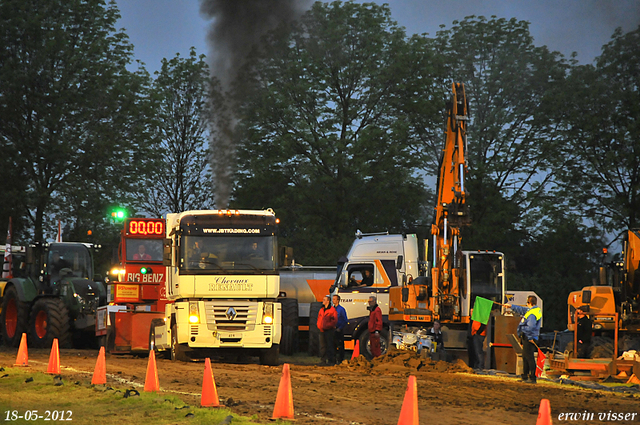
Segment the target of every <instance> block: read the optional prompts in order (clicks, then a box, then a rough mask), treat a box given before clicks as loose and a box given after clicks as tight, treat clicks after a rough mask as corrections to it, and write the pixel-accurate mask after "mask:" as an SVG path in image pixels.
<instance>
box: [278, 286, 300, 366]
mask: <svg viewBox="0 0 640 425" xmlns="http://www.w3.org/2000/svg"><path fill="white" fill-rule="evenodd" d="M280 304H281V305H282V338H281V339H280V353H282V354H284V355H285V356H290V355H291V354H293V353H295V352H296V351H297V350H298V300H296V299H292V298H283V299H281V300H280Z"/></svg>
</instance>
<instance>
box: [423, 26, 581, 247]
mask: <svg viewBox="0 0 640 425" xmlns="http://www.w3.org/2000/svg"><path fill="white" fill-rule="evenodd" d="M435 42H436V46H437V49H438V51H439V52H440V53H441V54H442V55H443V56H444V62H445V68H446V73H447V75H448V76H449V77H450V78H452V79H454V80H455V81H460V82H464V83H465V87H466V92H467V98H468V100H469V104H470V111H471V122H470V124H469V136H468V139H469V151H468V160H469V164H470V176H469V179H470V181H469V183H468V187H469V192H470V199H469V203H470V205H471V208H472V210H471V211H472V214H473V216H472V218H473V226H472V227H471V228H469V229H468V231H467V232H466V234H467V235H468V236H469V239H468V242H469V243H471V244H472V245H475V244H479V243H483V244H484V245H485V246H487V245H493V246H501V245H502V246H509V247H514V246H517V245H518V244H519V243H520V242H519V239H522V238H523V237H524V236H526V235H527V234H528V233H529V232H531V229H532V228H533V227H534V226H535V225H536V224H537V223H535V222H533V219H534V218H535V216H533V215H531V213H535V212H536V211H537V208H539V201H540V200H541V196H542V195H544V194H545V191H546V188H547V187H548V184H549V182H550V181H552V180H553V176H554V169H553V163H552V161H551V159H552V155H551V152H553V151H554V149H556V143H557V141H558V137H559V136H558V134H557V131H556V130H555V129H554V127H552V126H551V125H550V124H551V121H550V119H549V116H548V114H546V111H547V109H546V108H545V103H546V96H547V94H548V93H550V92H553V91H554V90H560V89H562V83H563V81H564V78H565V74H566V72H567V66H568V65H567V64H566V63H565V61H564V60H563V59H562V57H561V56H559V54H557V53H552V52H549V51H548V49H547V48H546V47H545V46H542V47H537V46H535V45H534V43H533V38H532V37H531V34H530V33H529V24H528V22H526V21H518V20H516V19H515V18H513V19H510V20H506V19H503V18H500V19H498V18H496V17H495V16H494V17H491V19H486V18H484V17H482V16H480V17H475V16H470V17H467V18H465V19H464V20H462V21H460V22H454V24H453V26H452V27H451V28H449V29H443V30H442V31H440V32H438V34H437V37H436V40H435ZM496 214H498V215H500V218H498V217H497V216H496ZM518 233H519V235H518ZM467 246H469V245H467ZM483 248H484V246H483Z"/></svg>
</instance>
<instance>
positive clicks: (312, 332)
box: [309, 302, 322, 356]
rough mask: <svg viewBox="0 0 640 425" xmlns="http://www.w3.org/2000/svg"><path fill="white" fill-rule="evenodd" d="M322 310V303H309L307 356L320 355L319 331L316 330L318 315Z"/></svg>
mask: <svg viewBox="0 0 640 425" xmlns="http://www.w3.org/2000/svg"><path fill="white" fill-rule="evenodd" d="M321 308H322V303H319V302H315V303H311V308H310V309H309V355H310V356H318V355H320V341H319V338H320V331H319V330H318V313H319V312H320V309H321Z"/></svg>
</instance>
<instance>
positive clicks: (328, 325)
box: [317, 295, 338, 366]
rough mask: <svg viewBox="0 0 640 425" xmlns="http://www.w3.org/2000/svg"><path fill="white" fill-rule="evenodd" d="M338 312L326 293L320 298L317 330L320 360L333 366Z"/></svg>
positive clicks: (334, 362)
mask: <svg viewBox="0 0 640 425" xmlns="http://www.w3.org/2000/svg"><path fill="white" fill-rule="evenodd" d="M337 323H338V314H337V313H336V309H335V308H333V306H332V305H331V300H330V299H329V296H328V295H325V296H324V298H323V299H322V307H321V308H320V311H319V312H318V322H317V325H318V330H319V331H320V341H319V342H320V362H321V364H328V365H329V366H333V365H335V364H336V346H335V342H334V338H335V332H336V324H337Z"/></svg>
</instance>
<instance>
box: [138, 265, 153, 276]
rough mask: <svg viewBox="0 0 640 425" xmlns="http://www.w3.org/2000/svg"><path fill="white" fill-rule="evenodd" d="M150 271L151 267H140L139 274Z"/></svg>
mask: <svg viewBox="0 0 640 425" xmlns="http://www.w3.org/2000/svg"><path fill="white" fill-rule="evenodd" d="M150 273H153V270H151V267H141V268H140V274H150Z"/></svg>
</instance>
